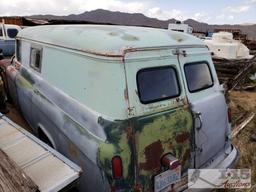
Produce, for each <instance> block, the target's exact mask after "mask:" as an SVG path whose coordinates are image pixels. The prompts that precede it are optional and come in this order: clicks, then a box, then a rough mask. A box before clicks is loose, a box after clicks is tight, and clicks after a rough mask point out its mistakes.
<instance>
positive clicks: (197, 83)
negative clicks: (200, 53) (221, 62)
mask: <svg viewBox="0 0 256 192" xmlns="http://www.w3.org/2000/svg"><path fill="white" fill-rule="evenodd" d="M184 71H185V76H186V80H187V85H188V89H189V91H190V92H191V93H193V92H197V91H201V90H204V89H207V88H209V87H212V86H213V78H212V74H211V71H210V68H209V65H208V64H207V63H204V62H202V63H189V64H186V65H185V66H184Z"/></svg>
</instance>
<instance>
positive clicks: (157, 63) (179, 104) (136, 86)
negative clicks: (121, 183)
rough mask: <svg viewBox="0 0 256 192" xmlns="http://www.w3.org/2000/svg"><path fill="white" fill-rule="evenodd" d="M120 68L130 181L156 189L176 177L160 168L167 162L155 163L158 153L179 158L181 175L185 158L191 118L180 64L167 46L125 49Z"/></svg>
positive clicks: (186, 161) (189, 147)
mask: <svg viewBox="0 0 256 192" xmlns="http://www.w3.org/2000/svg"><path fill="white" fill-rule="evenodd" d="M125 71H126V78H127V88H128V90H127V91H126V92H127V93H128V95H127V96H126V98H127V105H128V114H129V118H130V119H131V127H133V130H132V131H131V133H133V135H134V140H133V142H134V143H133V146H134V151H135V152H134V154H135V156H134V157H133V159H134V165H135V166H134V168H133V169H134V174H135V183H136V184H139V185H142V186H143V187H144V188H143V190H144V191H151V190H152V189H153V188H154V190H155V191H159V190H161V189H162V188H165V187H167V186H168V185H171V184H172V183H173V182H176V181H177V180H172V179H171V180H168V179H170V178H176V176H174V175H170V174H171V173H170V174H169V172H165V171H168V169H169V167H165V166H163V164H161V159H162V158H163V156H165V155H167V154H171V155H172V157H173V158H174V159H177V160H178V161H179V162H180V164H181V175H184V174H186V172H187V169H188V168H189V167H190V162H191V161H190V151H191V143H190V139H191V132H192V124H193V123H192V115H191V111H190V110H189V107H188V104H187V102H186V95H185V91H184V85H183V82H182V74H181V73H180V66H179V63H178V60H177V56H176V55H173V54H172V50H170V49H168V50H155V51H139V52H131V53H127V54H126V56H125ZM163 172H165V173H166V174H163V175H160V174H161V173H163ZM165 176H166V177H165ZM167 180H168V182H166V181H167Z"/></svg>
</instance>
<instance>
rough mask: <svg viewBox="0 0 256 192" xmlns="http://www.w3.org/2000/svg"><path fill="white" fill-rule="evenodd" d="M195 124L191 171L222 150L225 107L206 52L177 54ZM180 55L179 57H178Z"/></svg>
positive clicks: (226, 120) (200, 49) (225, 133)
mask: <svg viewBox="0 0 256 192" xmlns="http://www.w3.org/2000/svg"><path fill="white" fill-rule="evenodd" d="M177 53H178V54H177V55H178V58H179V63H180V66H181V71H182V75H183V78H184V84H185V89H186V92H187V96H188V100H189V102H190V104H191V107H192V111H193V114H194V122H195V125H194V126H195V167H196V168H199V167H202V166H204V165H205V166H206V165H207V164H209V163H210V162H212V161H213V158H214V157H215V156H216V155H217V154H218V153H220V152H221V151H222V150H224V148H225V142H226V135H227V131H228V126H229V125H228V118H227V105H226V102H225V97H224V94H223V92H222V91H221V89H220V85H219V82H218V78H217V75H216V71H215V69H214V65H213V63H212V59H211V55H210V53H209V52H208V50H207V49H206V48H190V49H184V50H177ZM179 53H181V54H179Z"/></svg>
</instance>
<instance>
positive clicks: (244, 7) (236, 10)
mask: <svg viewBox="0 0 256 192" xmlns="http://www.w3.org/2000/svg"><path fill="white" fill-rule="evenodd" d="M249 9H250V6H249V5H239V6H228V7H226V8H225V11H228V12H230V13H243V12H247V11H248V10H249Z"/></svg>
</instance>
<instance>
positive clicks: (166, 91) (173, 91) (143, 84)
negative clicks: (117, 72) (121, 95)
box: [137, 66, 180, 104]
mask: <svg viewBox="0 0 256 192" xmlns="http://www.w3.org/2000/svg"><path fill="white" fill-rule="evenodd" d="M137 87H138V94H139V98H140V101H141V103H143V104H147V103H153V102H156V101H162V100H166V99H170V98H173V97H177V96H179V95H180V88H179V84H178V79H177V74H176V70H175V69H174V68H173V67H169V66H168V67H155V68H147V69H142V70H140V71H139V72H138V73H137Z"/></svg>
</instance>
